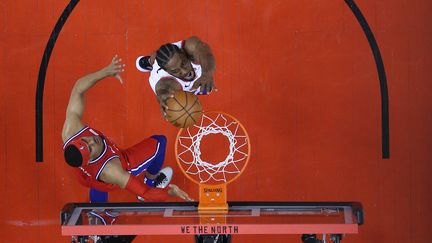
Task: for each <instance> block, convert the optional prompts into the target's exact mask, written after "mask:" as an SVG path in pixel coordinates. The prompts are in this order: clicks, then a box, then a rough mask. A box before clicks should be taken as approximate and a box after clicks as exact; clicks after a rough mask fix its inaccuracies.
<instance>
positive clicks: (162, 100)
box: [157, 89, 175, 121]
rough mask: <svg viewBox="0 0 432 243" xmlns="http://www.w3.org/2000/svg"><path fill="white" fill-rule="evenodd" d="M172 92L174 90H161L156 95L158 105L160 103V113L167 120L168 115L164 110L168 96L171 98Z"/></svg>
mask: <svg viewBox="0 0 432 243" xmlns="http://www.w3.org/2000/svg"><path fill="white" fill-rule="evenodd" d="M174 93H175V91H174V90H172V89H170V90H167V91H166V92H163V93H161V94H159V95H158V96H157V99H158V101H159V105H160V109H161V113H162V115H163V117H164V119H165V120H167V121H168V117H167V113H166V111H167V109H168V105H167V100H168V99H169V98H173V97H174Z"/></svg>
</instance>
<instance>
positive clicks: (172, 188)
mask: <svg viewBox="0 0 432 243" xmlns="http://www.w3.org/2000/svg"><path fill="white" fill-rule="evenodd" d="M168 187H169V189H168V194H169V195H170V196H173V197H179V198H181V199H183V200H185V201H188V202H193V201H194V200H193V199H192V198H190V197H189V195H188V194H187V193H186V192H185V191H183V190H182V189H180V188H179V187H178V186H177V185H174V184H169V185H168Z"/></svg>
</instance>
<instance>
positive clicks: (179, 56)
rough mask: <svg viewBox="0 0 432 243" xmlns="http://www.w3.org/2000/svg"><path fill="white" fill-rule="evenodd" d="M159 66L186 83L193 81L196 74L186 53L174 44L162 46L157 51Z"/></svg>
mask: <svg viewBox="0 0 432 243" xmlns="http://www.w3.org/2000/svg"><path fill="white" fill-rule="evenodd" d="M156 60H157V62H158V64H159V66H160V67H161V68H162V69H164V70H165V71H167V72H168V73H169V74H171V75H173V76H175V77H178V78H180V79H182V80H185V81H193V80H194V79H195V72H194V71H193V68H192V64H191V61H190V60H189V58H188V56H187V54H186V52H185V51H184V50H183V49H180V48H178V47H177V46H176V45H173V44H170V43H168V44H165V45H162V46H161V47H160V48H159V49H158V50H157V51H156Z"/></svg>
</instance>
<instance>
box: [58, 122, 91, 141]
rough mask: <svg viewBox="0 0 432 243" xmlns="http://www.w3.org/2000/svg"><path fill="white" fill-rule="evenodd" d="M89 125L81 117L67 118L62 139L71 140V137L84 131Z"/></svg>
mask: <svg viewBox="0 0 432 243" xmlns="http://www.w3.org/2000/svg"><path fill="white" fill-rule="evenodd" d="M87 127H88V126H86V125H84V124H83V123H82V122H81V121H80V120H79V119H76V120H75V121H74V119H73V118H72V119H66V121H65V123H64V124H63V129H62V139H63V142H66V140H69V139H70V138H71V137H73V136H75V135H76V134H77V133H80V132H82V131H83V130H85V129H86V128H87Z"/></svg>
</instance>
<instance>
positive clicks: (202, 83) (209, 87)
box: [192, 73, 217, 94]
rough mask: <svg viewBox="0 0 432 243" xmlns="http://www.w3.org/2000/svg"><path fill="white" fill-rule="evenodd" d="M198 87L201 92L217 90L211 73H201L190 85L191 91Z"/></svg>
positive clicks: (206, 92) (207, 92)
mask: <svg viewBox="0 0 432 243" xmlns="http://www.w3.org/2000/svg"><path fill="white" fill-rule="evenodd" d="M198 88H200V93H201V94H209V93H211V92H212V91H213V90H215V91H217V88H216V86H215V83H214V79H213V75H212V74H204V73H203V74H202V75H201V77H199V78H198V79H197V80H196V81H195V83H194V84H193V86H192V91H196V90H197V89H198Z"/></svg>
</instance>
